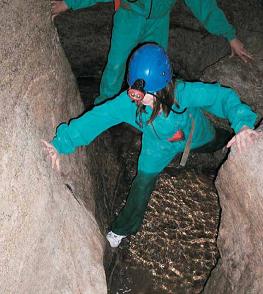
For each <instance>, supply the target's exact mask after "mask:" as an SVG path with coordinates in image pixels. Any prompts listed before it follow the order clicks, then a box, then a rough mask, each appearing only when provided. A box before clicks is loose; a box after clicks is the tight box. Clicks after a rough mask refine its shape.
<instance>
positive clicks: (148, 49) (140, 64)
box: [127, 43, 172, 92]
mask: <svg viewBox="0 0 263 294" xmlns="http://www.w3.org/2000/svg"><path fill="white" fill-rule="evenodd" d="M127 80H128V84H129V86H130V87H131V86H132V85H133V84H134V83H135V81H136V80H144V82H145V85H144V90H145V91H146V92H157V91H159V90H161V89H163V88H165V87H166V85H167V84H168V83H169V82H170V81H171V80H172V66H171V64H170V60H169V57H168V55H167V54H166V52H165V51H164V49H163V48H162V47H160V46H159V45H157V44H152V43H149V44H145V45H143V46H141V47H140V48H139V49H137V50H136V51H135V52H134V53H133V54H132V56H131V59H130V63H129V68H128V77H127Z"/></svg>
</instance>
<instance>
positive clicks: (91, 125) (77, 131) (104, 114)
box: [51, 93, 136, 154]
mask: <svg viewBox="0 0 263 294" xmlns="http://www.w3.org/2000/svg"><path fill="white" fill-rule="evenodd" d="M135 112H136V107H135V105H134V104H132V103H131V102H130V99H129V98H128V96H127V94H126V93H123V94H121V95H120V96H119V97H117V98H115V99H114V100H112V101H108V102H107V103H104V104H103V105H101V106H97V107H94V108H93V109H92V110H91V111H88V112H86V113H85V114H83V115H82V116H80V117H79V118H74V119H72V120H70V122H69V123H68V124H66V123H62V124H61V125H59V126H58V128H57V131H56V135H55V137H54V139H53V140H52V142H51V143H52V144H53V146H54V147H55V148H56V150H57V151H58V153H59V154H69V153H73V152H74V151H75V149H76V148H77V147H80V146H84V145H88V144H89V143H91V142H92V141H93V140H94V139H95V138H96V137H97V136H98V135H99V134H101V133H102V132H103V131H105V130H107V129H109V128H110V127H112V126H114V125H117V124H119V123H122V122H127V123H130V124H135V123H134V118H135Z"/></svg>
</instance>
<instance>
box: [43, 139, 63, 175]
mask: <svg viewBox="0 0 263 294" xmlns="http://www.w3.org/2000/svg"><path fill="white" fill-rule="evenodd" d="M41 142H42V143H43V145H44V151H45V152H46V153H47V157H48V159H50V160H51V165H52V168H53V169H55V170H57V171H58V172H59V171H60V162H59V154H58V152H57V150H56V148H55V147H54V146H53V145H52V144H50V143H48V142H47V141H45V140H41Z"/></svg>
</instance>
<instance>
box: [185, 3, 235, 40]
mask: <svg viewBox="0 0 263 294" xmlns="http://www.w3.org/2000/svg"><path fill="white" fill-rule="evenodd" d="M185 4H186V5H187V6H188V7H189V8H190V9H191V11H192V12H193V14H194V16H195V17H196V18H197V19H198V20H199V21H200V22H201V23H202V24H203V26H204V27H205V28H206V29H207V30H208V32H209V33H211V34H213V35H217V36H223V37H225V38H226V39H227V40H228V41H231V40H233V39H234V38H235V37H236V31H235V28H234V27H233V26H232V25H230V24H229V23H228V21H227V19H226V16H225V14H224V12H223V11H222V10H221V9H220V8H219V7H218V6H217V2H216V0H185Z"/></svg>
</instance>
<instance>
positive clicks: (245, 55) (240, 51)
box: [229, 38, 253, 63]
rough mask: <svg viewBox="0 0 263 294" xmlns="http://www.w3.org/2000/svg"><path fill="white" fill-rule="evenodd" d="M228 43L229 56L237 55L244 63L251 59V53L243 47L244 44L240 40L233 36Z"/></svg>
mask: <svg viewBox="0 0 263 294" xmlns="http://www.w3.org/2000/svg"><path fill="white" fill-rule="evenodd" d="M229 43H230V47H231V55H230V57H233V56H234V55H237V56H238V57H239V58H240V59H242V60H243V61H244V62H245V63H247V62H249V61H251V60H253V57H252V55H251V54H250V53H249V52H248V51H247V50H246V49H245V46H244V44H243V43H242V42H241V41H240V40H238V39H237V38H235V39H233V40H231V41H230V42H229Z"/></svg>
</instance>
